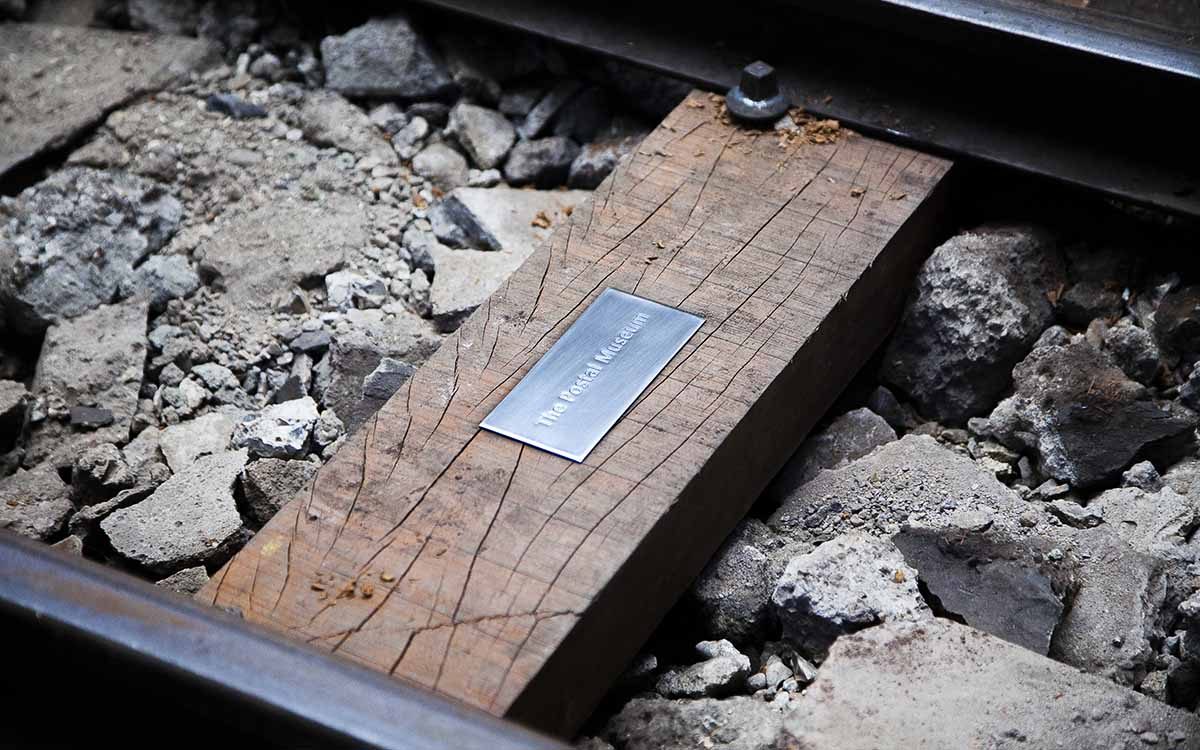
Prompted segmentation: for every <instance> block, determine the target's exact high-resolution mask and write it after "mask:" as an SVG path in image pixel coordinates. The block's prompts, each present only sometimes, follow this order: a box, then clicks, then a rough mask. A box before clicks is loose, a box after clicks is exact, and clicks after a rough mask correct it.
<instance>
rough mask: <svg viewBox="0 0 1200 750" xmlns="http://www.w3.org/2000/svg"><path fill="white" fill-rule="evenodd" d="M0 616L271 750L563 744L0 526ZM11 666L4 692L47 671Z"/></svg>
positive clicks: (537, 748) (551, 747) (52, 646)
mask: <svg viewBox="0 0 1200 750" xmlns="http://www.w3.org/2000/svg"><path fill="white" fill-rule="evenodd" d="M0 618H3V621H4V622H5V623H6V628H8V627H12V628H14V630H15V631H20V632H24V633H25V634H27V636H28V635H29V634H32V635H33V637H34V638H36V639H39V640H38V641H37V642H29V641H28V640H23V641H22V642H20V643H14V644H12V645H13V646H14V647H15V649H16V650H18V651H21V652H23V653H26V654H32V653H34V652H36V651H37V650H38V649H43V650H44V651H51V650H53V651H57V650H61V649H64V648H67V649H72V650H75V651H82V652H84V653H87V654H90V655H94V656H95V657H96V658H95V659H90V660H88V661H89V662H91V663H94V664H102V665H104V666H103V667H101V668H102V669H104V670H105V671H106V673H107V675H106V682H107V683H109V684H110V685H111V686H112V687H117V686H118V685H119V684H120V683H121V682H122V680H132V679H136V680H138V681H139V690H141V691H142V692H143V693H144V692H146V691H147V690H151V691H156V690H157V691H166V692H169V693H170V694H171V695H173V696H176V697H177V699H178V700H179V701H181V702H182V701H191V702H197V703H204V702H211V703H213V704H215V705H220V706H222V707H223V708H222V712H223V713H224V714H225V715H226V716H228V717H229V718H230V720H231V721H232V722H234V723H236V724H238V725H240V726H243V727H247V726H253V727H255V732H256V733H258V732H264V733H265V736H264V744H265V745H266V746H273V745H274V744H276V743H278V744H280V745H291V746H301V745H302V746H320V747H343V746H345V747H358V748H389V749H393V750H433V749H434V748H450V747H453V748H461V749H463V750H468V749H479V750H562V749H563V748H565V747H566V746H565V745H563V744H561V743H559V742H557V741H555V740H552V739H550V738H547V737H545V736H543V735H540V734H537V733H534V732H532V731H530V730H527V729H524V728H522V727H520V726H518V725H516V724H514V723H512V722H506V721H502V720H500V719H496V718H494V717H492V716H489V715H487V714H484V713H483V712H480V711H476V710H474V709H471V708H469V707H466V706H462V705H459V704H457V703H454V702H451V701H449V700H447V699H445V698H441V697H439V696H436V695H433V694H431V693H428V692H426V691H424V690H420V689H418V688H415V687H411V686H408V685H405V684H403V683H401V682H399V681H398V680H395V679H391V678H388V677H386V676H383V675H380V674H378V673H377V672H374V671H371V670H368V669H365V668H362V667H359V666H358V665H356V664H353V663H351V662H349V661H348V660H345V659H340V658H337V657H332V656H329V655H327V654H325V653H322V652H319V651H317V650H315V649H311V648H308V647H307V646H304V645H303V644H300V643H295V642H291V641H289V640H286V639H285V638H283V637H281V636H279V635H275V634H273V633H270V632H267V631H266V630H263V629H261V628H258V627H256V626H253V625H250V624H248V623H245V622H243V621H242V620H241V619H240V618H238V617H237V616H235V615H234V614H230V613H226V612H222V611H220V610H217V609H214V608H211V607H205V606H202V605H199V604H197V603H194V602H192V601H189V600H187V599H185V598H184V597H181V596H179V595H178V594H175V593H172V592H169V591H166V590H164V589H160V588H157V587H155V586H153V585H150V584H148V583H145V582H143V581H140V580H137V579H135V578H133V577H132V576H129V575H126V574H124V573H122V572H120V571H116V570H112V569H110V568H105V567H102V566H100V565H96V564H94V563H91V562H89V561H86V560H82V559H80V558H72V557H68V556H67V555H65V554H62V553H59V552H56V551H54V550H51V549H50V548H48V547H45V546H43V545H40V544H37V543H35V542H32V541H29V540H26V539H24V538H22V537H19V536H17V535H16V534H13V533H11V532H8V531H6V530H0ZM22 626H26V627H22ZM16 661H17V667H16V668H15V669H12V670H11V671H9V672H8V678H9V680H10V684H18V683H19V682H20V681H21V680H22V678H24V677H26V676H30V675H28V674H26V673H23V670H24V668H25V667H24V665H29V668H30V669H35V668H39V666H40V667H41V668H43V669H44V668H45V667H44V660H42V659H17V660H16ZM72 666H73V667H78V668H79V669H81V670H86V669H87V668H88V664H86V663H84V664H80V663H79V662H73V664H72ZM114 667H115V669H114ZM126 670H127V674H128V676H127V677H126V676H125V673H126ZM134 675H136V678H135V677H134ZM147 681H148V683H147ZM101 692H102V691H101ZM95 695H96V693H95V692H93V696H95ZM98 699H99V700H108V699H109V698H108V697H107V696H103V695H100V696H98ZM297 743H298V744H297Z"/></svg>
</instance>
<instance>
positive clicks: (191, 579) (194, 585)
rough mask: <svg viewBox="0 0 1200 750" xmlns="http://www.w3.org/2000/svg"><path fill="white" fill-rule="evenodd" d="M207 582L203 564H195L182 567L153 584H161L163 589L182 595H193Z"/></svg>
mask: <svg viewBox="0 0 1200 750" xmlns="http://www.w3.org/2000/svg"><path fill="white" fill-rule="evenodd" d="M207 583H208V571H207V570H205V569H204V566H203V565H197V566H196V567H194V568H184V569H183V570H180V571H178V572H175V573H172V574H171V575H169V576H167V577H166V578H164V579H162V580H161V581H158V582H156V583H155V585H156V586H162V587H163V588H164V589H170V590H171V591H174V592H175V593H177V594H183V595H184V596H195V595H196V594H197V593H199V591H200V589H202V588H204V585H205V584H207Z"/></svg>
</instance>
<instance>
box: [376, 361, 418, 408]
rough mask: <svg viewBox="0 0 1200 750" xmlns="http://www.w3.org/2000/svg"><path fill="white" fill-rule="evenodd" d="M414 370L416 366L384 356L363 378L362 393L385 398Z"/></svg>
mask: <svg viewBox="0 0 1200 750" xmlns="http://www.w3.org/2000/svg"><path fill="white" fill-rule="evenodd" d="M416 371H417V368H416V367H414V366H413V365H411V364H409V363H407V362H401V361H400V360H398V359H392V358H391V357H384V358H383V359H381V360H380V361H379V366H378V367H376V368H375V369H374V370H372V371H371V373H370V374H369V375H367V377H365V378H363V395H364V396H369V397H371V398H377V399H383V400H387V399H389V398H391V397H392V394H393V393H395V392H396V391H398V390H399V389H400V386H402V385H404V382H405V381H406V380H408V379H409V378H411V377H412V375H413V373H414V372H416Z"/></svg>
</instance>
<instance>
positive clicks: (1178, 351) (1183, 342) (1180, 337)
mask: <svg viewBox="0 0 1200 750" xmlns="http://www.w3.org/2000/svg"><path fill="white" fill-rule="evenodd" d="M1153 330H1154V337H1155V339H1157V340H1158V344H1159V346H1160V347H1162V348H1163V349H1164V350H1166V351H1167V352H1170V353H1172V354H1174V355H1176V356H1180V357H1185V358H1187V359H1191V360H1195V359H1197V358H1198V357H1200V286H1186V287H1183V288H1182V289H1176V290H1174V291H1171V292H1169V293H1167V294H1166V295H1165V296H1164V297H1163V298H1162V302H1160V303H1159V305H1158V308H1157V309H1156V310H1155V311H1154V327H1153Z"/></svg>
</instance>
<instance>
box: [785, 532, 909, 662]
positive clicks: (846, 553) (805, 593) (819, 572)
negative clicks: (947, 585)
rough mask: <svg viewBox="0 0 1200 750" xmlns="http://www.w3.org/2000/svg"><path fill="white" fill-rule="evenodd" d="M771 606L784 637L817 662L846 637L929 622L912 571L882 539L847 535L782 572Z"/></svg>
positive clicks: (821, 547)
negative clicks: (898, 622) (864, 630)
mask: <svg viewBox="0 0 1200 750" xmlns="http://www.w3.org/2000/svg"><path fill="white" fill-rule="evenodd" d="M771 602H772V603H773V604H774V605H775V611H776V613H777V615H778V617H779V621H780V622H781V623H782V624H783V634H784V636H785V637H786V638H787V639H788V640H789V641H791V642H792V643H795V644H796V645H798V646H800V647H801V648H802V649H804V651H805V652H806V653H808V654H810V655H813V656H816V657H818V658H820V657H822V656H824V655H825V652H826V650H827V649H828V648H829V646H830V645H831V644H832V643H833V642H834V641H835V640H836V639H837V638H838V637H839V636H842V635H844V634H846V633H852V632H854V631H856V630H861V629H862V628H866V627H870V626H872V625H875V624H877V623H880V622H893V621H896V620H905V621H908V620H921V619H925V618H928V617H931V616H932V614H931V613H930V611H929V607H928V606H926V604H925V601H924V600H923V599H922V598H921V592H920V591H918V590H917V571H915V570H914V569H913V568H912V567H910V566H909V565H908V563H906V562H905V561H904V557H903V556H902V555H901V554H900V550H898V549H896V546H895V545H894V544H892V543H891V542H890V541H888V540H886V539H879V538H877V537H873V536H869V535H867V534H865V533H862V532H852V533H850V534H846V535H844V536H840V537H838V538H837V539H833V540H832V541H828V542H826V543H824V544H822V545H821V546H820V547H817V548H816V549H815V550H813V551H812V552H809V553H808V554H807V555H801V556H800V557H797V558H794V559H793V560H792V561H791V562H789V563H788V565H787V568H785V569H784V572H783V575H782V576H780V578H779V583H778V584H777V585H776V587H775V593H774V594H772V595H771Z"/></svg>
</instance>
